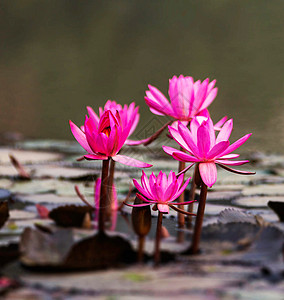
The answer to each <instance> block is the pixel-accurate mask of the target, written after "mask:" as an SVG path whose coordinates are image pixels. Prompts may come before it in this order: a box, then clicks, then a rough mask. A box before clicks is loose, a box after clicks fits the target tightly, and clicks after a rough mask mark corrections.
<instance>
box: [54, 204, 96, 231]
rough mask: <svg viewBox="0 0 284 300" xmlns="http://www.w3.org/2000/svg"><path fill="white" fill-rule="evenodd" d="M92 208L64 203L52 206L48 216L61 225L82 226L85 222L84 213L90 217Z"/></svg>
mask: <svg viewBox="0 0 284 300" xmlns="http://www.w3.org/2000/svg"><path fill="white" fill-rule="evenodd" d="M92 212H93V209H92V208H91V207H88V206H76V205H65V206H59V207H57V208H54V209H53V210H52V211H50V213H49V218H50V219H52V220H54V221H55V223H56V224H57V225H59V226H63V227H82V226H83V225H84V224H85V222H84V221H85V220H86V217H85V216H86V214H89V215H90V218H91V217H92Z"/></svg>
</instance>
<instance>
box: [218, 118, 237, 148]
mask: <svg viewBox="0 0 284 300" xmlns="http://www.w3.org/2000/svg"><path fill="white" fill-rule="evenodd" d="M232 130H233V119H230V120H228V121H227V122H226V123H225V124H224V126H223V127H222V129H221V130H220V132H219V134H218V136H217V139H216V143H219V142H221V141H228V140H229V137H230V135H231V132H232Z"/></svg>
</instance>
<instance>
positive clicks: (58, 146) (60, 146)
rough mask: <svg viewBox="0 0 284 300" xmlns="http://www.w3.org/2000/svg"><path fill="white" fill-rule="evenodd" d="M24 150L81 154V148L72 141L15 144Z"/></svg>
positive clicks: (31, 141) (38, 141)
mask: <svg viewBox="0 0 284 300" xmlns="http://www.w3.org/2000/svg"><path fill="white" fill-rule="evenodd" d="M17 146H18V147H20V148H21V149H24V150H45V151H50V150H52V151H55V152H62V153H82V147H81V146H80V145H79V144H78V143H76V142H73V141H59V140H30V141H23V142H19V143H17Z"/></svg>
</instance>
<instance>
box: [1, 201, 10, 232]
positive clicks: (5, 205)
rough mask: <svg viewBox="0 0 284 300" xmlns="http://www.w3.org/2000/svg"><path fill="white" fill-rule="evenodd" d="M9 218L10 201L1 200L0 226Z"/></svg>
mask: <svg viewBox="0 0 284 300" xmlns="http://www.w3.org/2000/svg"><path fill="white" fill-rule="evenodd" d="M8 219H9V208H8V202H7V201H4V202H0V228H1V227H2V226H3V225H4V224H5V223H6V221H7V220H8Z"/></svg>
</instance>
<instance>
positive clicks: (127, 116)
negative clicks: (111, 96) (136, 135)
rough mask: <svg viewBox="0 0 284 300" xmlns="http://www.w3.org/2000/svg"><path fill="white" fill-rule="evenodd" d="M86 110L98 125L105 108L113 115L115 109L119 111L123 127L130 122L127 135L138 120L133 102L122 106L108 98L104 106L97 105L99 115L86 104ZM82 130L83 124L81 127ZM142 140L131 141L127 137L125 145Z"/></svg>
mask: <svg viewBox="0 0 284 300" xmlns="http://www.w3.org/2000/svg"><path fill="white" fill-rule="evenodd" d="M87 110H88V113H89V116H90V118H92V119H93V121H94V122H95V123H96V124H97V125H98V123H99V120H100V117H101V116H102V115H103V113H104V112H105V111H107V110H110V111H111V112H112V113H113V114H114V115H115V113H116V111H118V112H119V115H120V119H121V123H122V125H123V126H124V127H126V126H128V125H129V124H130V130H129V133H128V136H131V134H132V133H133V132H134V130H135V129H136V127H137V125H138V122H139V118H140V115H139V112H138V110H139V107H138V106H137V107H135V103H134V102H132V103H131V104H130V105H129V106H127V105H126V104H125V105H124V106H123V107H122V106H121V105H120V104H118V103H116V101H111V100H108V101H107V102H106V104H105V106H104V108H102V107H99V116H98V115H97V114H96V113H95V112H94V110H93V109H92V108H91V107H90V106H87ZM81 129H82V130H83V131H84V126H82V128H81ZM142 142H143V141H141V142H140V141H132V140H129V139H126V141H125V144H126V145H132V144H135V145H137V144H141V143H142Z"/></svg>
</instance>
